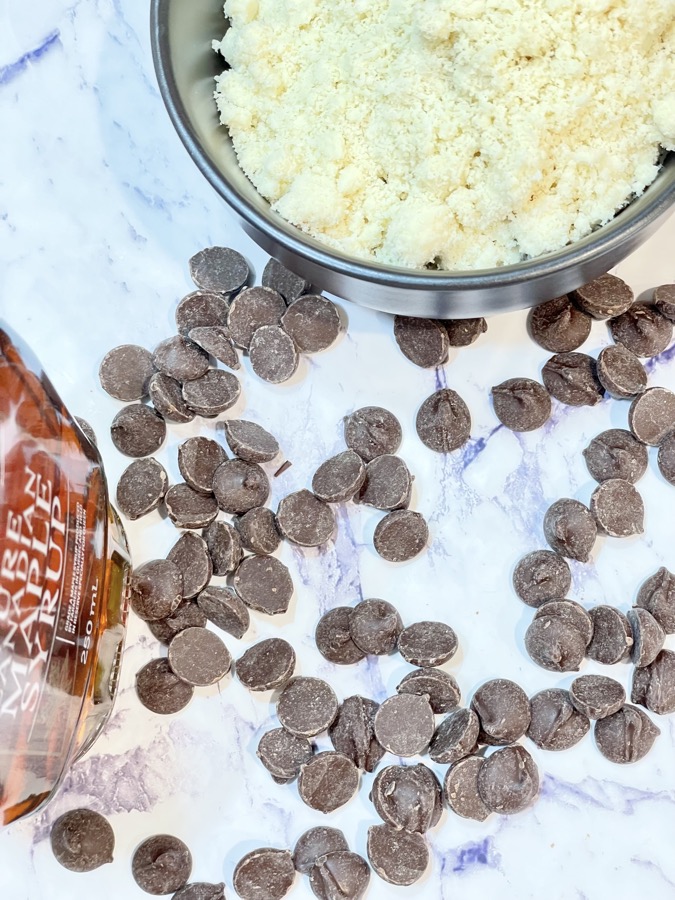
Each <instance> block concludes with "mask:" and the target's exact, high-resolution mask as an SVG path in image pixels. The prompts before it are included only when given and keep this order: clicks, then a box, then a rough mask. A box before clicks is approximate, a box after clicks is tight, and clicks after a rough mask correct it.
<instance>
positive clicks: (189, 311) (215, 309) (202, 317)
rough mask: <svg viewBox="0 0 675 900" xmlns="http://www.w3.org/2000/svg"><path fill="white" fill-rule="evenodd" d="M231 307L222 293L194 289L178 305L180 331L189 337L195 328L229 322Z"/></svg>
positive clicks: (216, 325)
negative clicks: (228, 313)
mask: <svg viewBox="0 0 675 900" xmlns="http://www.w3.org/2000/svg"><path fill="white" fill-rule="evenodd" d="M229 308H230V305H229V303H228V302H227V300H226V299H225V297H223V296H222V295H221V294H214V293H210V292H209V291H192V293H191V294H188V295H187V296H186V297H183V299H182V300H181V301H180V303H179V304H178V306H177V307H176V328H177V329H178V333H179V334H182V335H183V336H184V337H189V335H190V332H191V331H192V329H193V328H209V327H214V326H215V327H218V326H223V325H224V324H225V323H226V322H227V311H228V309H229ZM207 352H208V351H207Z"/></svg>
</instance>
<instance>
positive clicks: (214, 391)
mask: <svg viewBox="0 0 675 900" xmlns="http://www.w3.org/2000/svg"><path fill="white" fill-rule="evenodd" d="M240 393H241V385H240V384H239V381H238V379H237V377H236V375H233V374H232V373H231V372H223V370H222V369H209V371H208V372H207V373H206V374H205V375H202V376H201V378H195V379H194V380H193V381H188V382H186V383H185V384H184V385H183V399H184V400H185V402H186V403H187V405H188V406H189V407H190V409H193V410H194V411H195V412H196V413H198V414H199V415H200V416H204V417H205V418H207V419H215V417H216V416H217V415H219V414H220V413H222V412H225V410H226V409H229V408H230V407H231V406H234V404H235V403H236V402H237V400H238V399H239V394H240Z"/></svg>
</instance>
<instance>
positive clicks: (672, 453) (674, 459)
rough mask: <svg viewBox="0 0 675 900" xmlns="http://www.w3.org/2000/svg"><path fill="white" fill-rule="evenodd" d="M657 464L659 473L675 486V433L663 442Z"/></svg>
mask: <svg viewBox="0 0 675 900" xmlns="http://www.w3.org/2000/svg"><path fill="white" fill-rule="evenodd" d="M646 455H647V454H646V452H645V456H646ZM657 462H658V466H659V471H660V472H661V474H662V475H663V477H664V478H665V479H666V481H668V482H670V484H675V431H673V432H671V433H670V434H669V435H667V436H666V437H665V438H664V439H663V440H662V441H661V443H660V445H659V453H658V457H657Z"/></svg>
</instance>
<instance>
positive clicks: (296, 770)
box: [256, 728, 313, 781]
mask: <svg viewBox="0 0 675 900" xmlns="http://www.w3.org/2000/svg"><path fill="white" fill-rule="evenodd" d="M312 752H313V751H312V745H311V744H310V742H309V741H308V740H307V738H306V737H302V736H301V735H297V734H291V732H290V731H286V729H285V728H274V729H272V731H267V732H266V733H265V734H263V736H262V737H261V738H260V743H259V744H258V749H257V751H256V755H257V757H258V759H259V760H260V762H261V763H262V764H263V766H265V768H266V769H267V771H268V772H270V773H271V774H272V776H273V777H275V778H280V779H283V780H284V781H293V780H294V779H295V778H297V777H298V775H299V774H300V769H301V768H302V767H303V766H304V765H305V763H308V762H309V760H310V759H311V758H312Z"/></svg>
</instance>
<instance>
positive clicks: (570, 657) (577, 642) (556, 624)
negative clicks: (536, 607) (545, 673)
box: [525, 606, 586, 672]
mask: <svg viewBox="0 0 675 900" xmlns="http://www.w3.org/2000/svg"><path fill="white" fill-rule="evenodd" d="M545 608H546V607H545V606H544V607H542V609H545ZM525 649H526V650H527V652H528V653H529V655H530V658H531V659H532V660H533V661H534V662H536V663H537V665H538V666H541V667H542V668H543V669H548V670H549V671H551V672H576V671H578V669H579V666H580V665H581V663H582V662H583V658H584V653H585V650H586V644H585V642H584V639H583V637H582V636H581V634H580V633H579V632H578V631H577V629H576V628H574V626H573V625H571V624H570V623H569V622H566V621H564V620H563V619H561V618H558V617H552V616H546V615H542V616H541V617H539V618H536V619H534V620H533V621H532V622H531V623H530V626H529V627H528V629H527V631H526V632H525Z"/></svg>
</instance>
